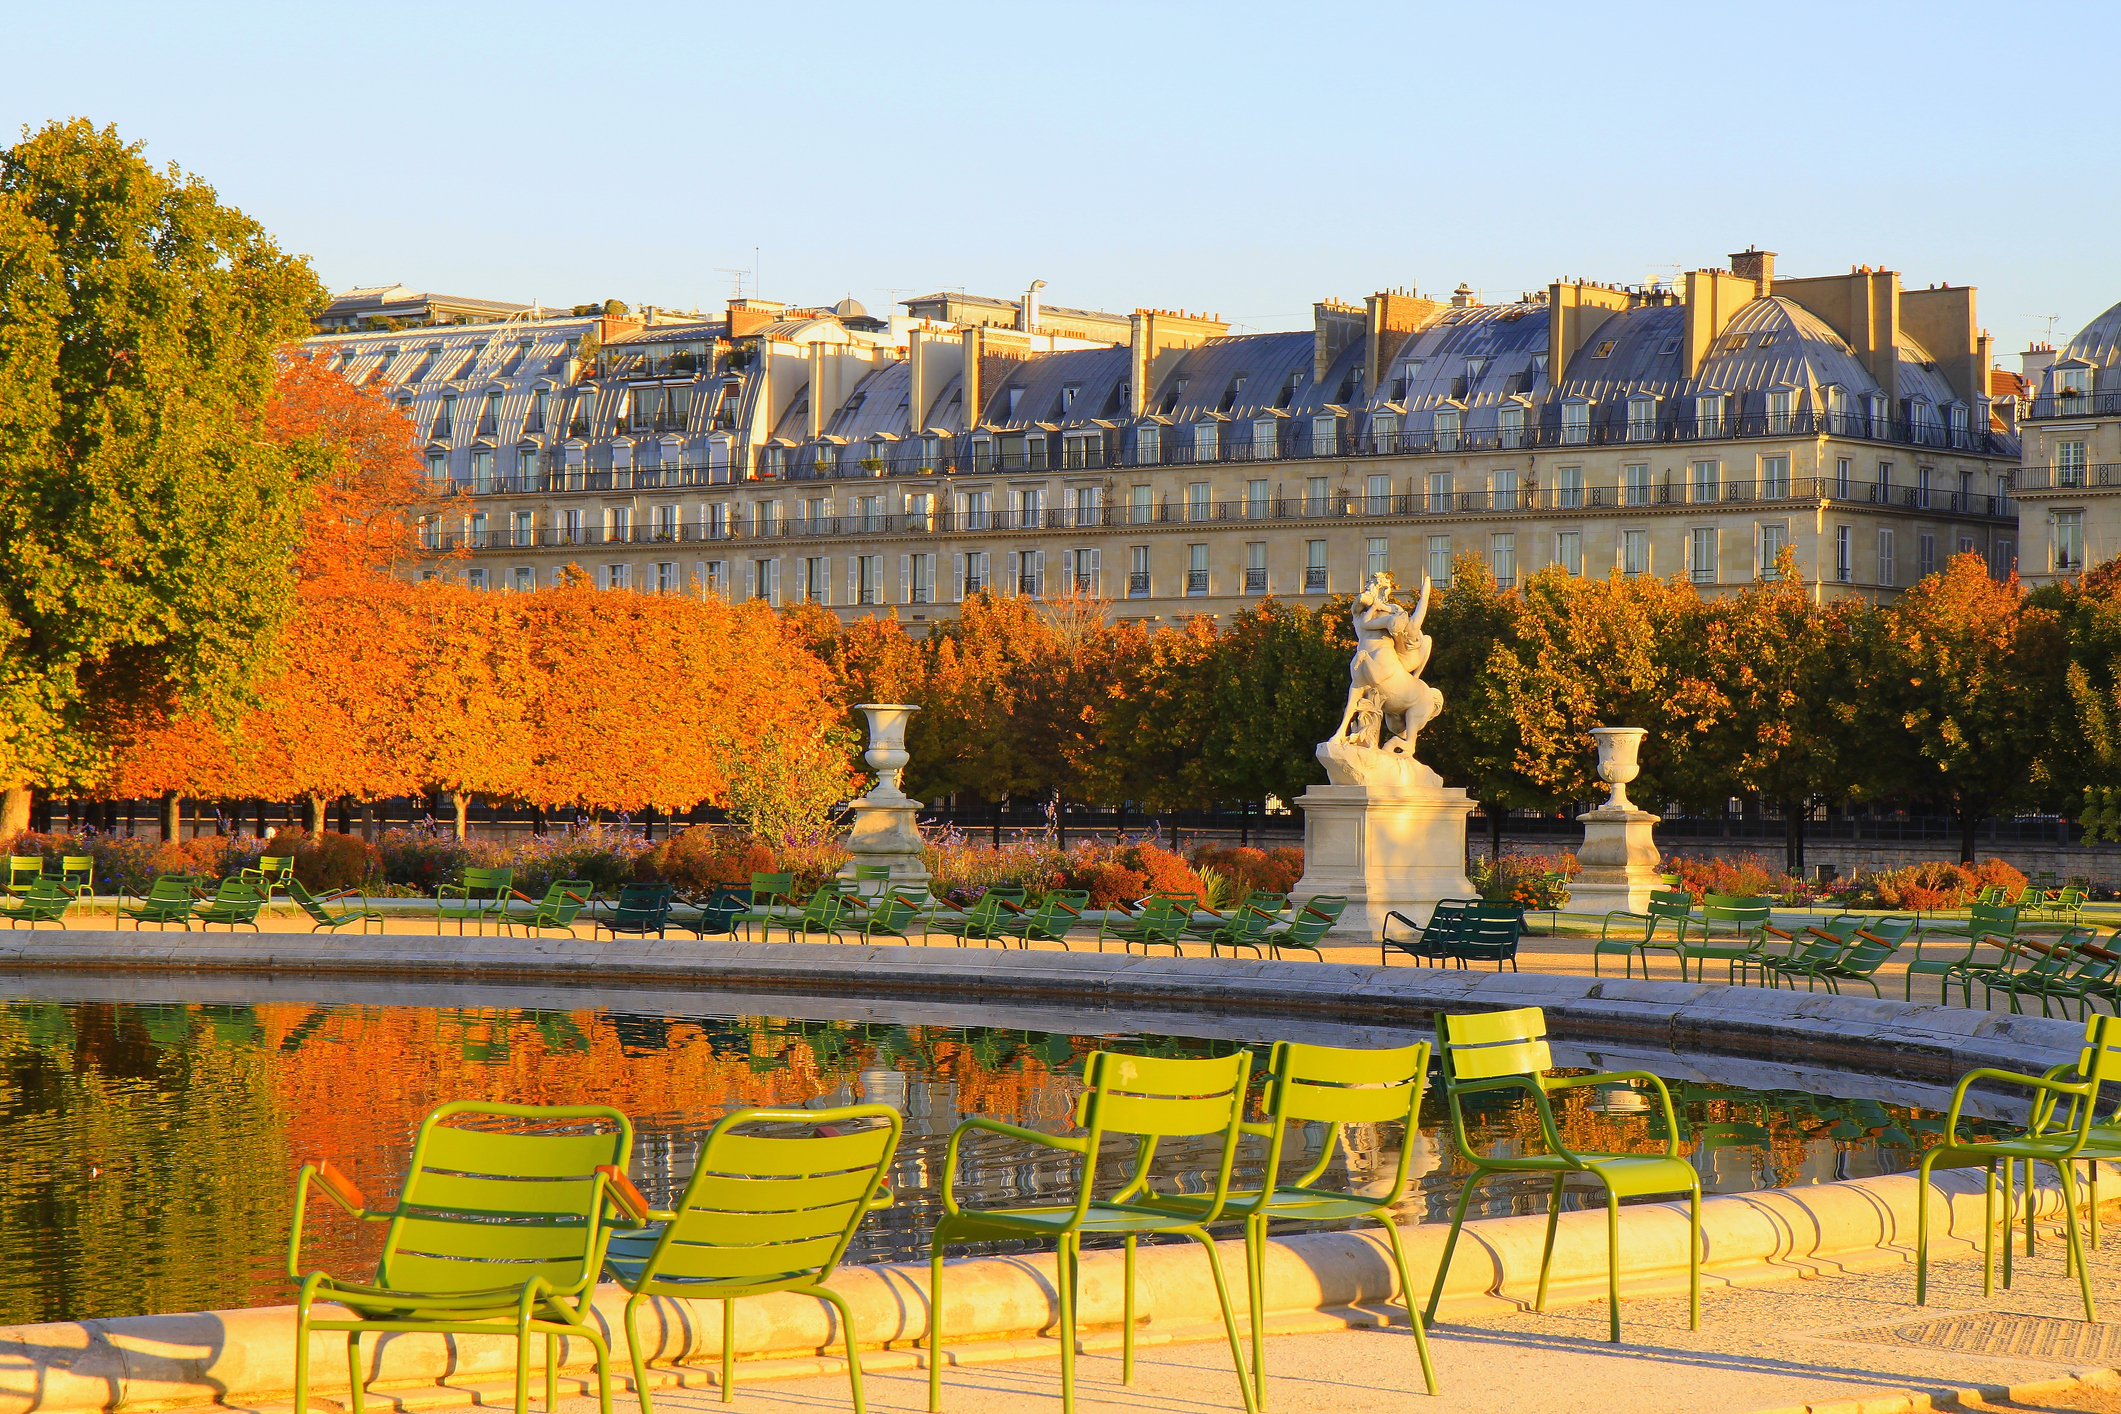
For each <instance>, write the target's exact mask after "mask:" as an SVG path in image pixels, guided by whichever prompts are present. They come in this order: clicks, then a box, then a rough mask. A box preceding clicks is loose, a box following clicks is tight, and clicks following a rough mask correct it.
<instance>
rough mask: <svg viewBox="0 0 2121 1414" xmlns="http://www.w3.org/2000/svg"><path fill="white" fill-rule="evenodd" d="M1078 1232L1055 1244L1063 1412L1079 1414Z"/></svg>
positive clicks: (1055, 1281)
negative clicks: (1076, 1337)
mask: <svg viewBox="0 0 2121 1414" xmlns="http://www.w3.org/2000/svg"><path fill="white" fill-rule="evenodd" d="M1074 1247H1075V1234H1074V1233H1072V1232H1068V1233H1062V1234H1061V1239H1060V1241H1059V1242H1057V1243H1055V1244H1054V1252H1053V1255H1054V1257H1055V1259H1056V1260H1055V1262H1054V1270H1053V1277H1054V1280H1053V1285H1054V1287H1055V1290H1056V1294H1057V1295H1058V1297H1059V1299H1060V1341H1061V1349H1060V1356H1061V1414H1075V1251H1074Z"/></svg>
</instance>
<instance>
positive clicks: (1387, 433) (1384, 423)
mask: <svg viewBox="0 0 2121 1414" xmlns="http://www.w3.org/2000/svg"><path fill="white" fill-rule="evenodd" d="M1370 444H1371V446H1373V447H1374V448H1375V449H1376V450H1378V451H1380V452H1392V451H1397V450H1398V449H1399V414H1398V413H1396V412H1380V413H1376V414H1374V415H1373V416H1372V417H1371V418H1370Z"/></svg>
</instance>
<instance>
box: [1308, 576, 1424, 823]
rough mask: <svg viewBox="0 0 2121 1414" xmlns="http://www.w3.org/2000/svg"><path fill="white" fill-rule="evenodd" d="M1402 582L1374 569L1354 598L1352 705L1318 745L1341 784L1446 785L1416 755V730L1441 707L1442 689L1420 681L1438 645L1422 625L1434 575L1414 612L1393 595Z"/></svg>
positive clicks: (1350, 670) (1390, 787)
mask: <svg viewBox="0 0 2121 1414" xmlns="http://www.w3.org/2000/svg"><path fill="white" fill-rule="evenodd" d="M1398 588H1399V586H1398V584H1397V583H1396V582H1395V581H1394V580H1393V578H1392V576H1391V575H1389V574H1382V573H1380V574H1376V575H1373V576H1371V579H1370V583H1369V587H1368V588H1366V589H1364V590H1363V592H1362V593H1361V595H1360V596H1358V597H1357V598H1356V600H1355V607H1354V610H1353V612H1352V614H1351V618H1352V620H1353V623H1354V627H1355V657H1354V660H1353V661H1352V662H1350V663H1349V664H1348V678H1349V683H1348V705H1347V709H1346V710H1345V711H1343V712H1342V713H1341V716H1340V725H1339V726H1338V727H1336V728H1334V731H1333V736H1332V738H1331V739H1330V740H1327V741H1323V742H1320V743H1319V745H1318V759H1319V761H1320V762H1321V763H1322V764H1323V765H1324V766H1325V768H1326V778H1327V779H1328V780H1329V781H1330V782H1332V784H1334V785H1337V786H1374V787H1377V788H1380V789H1387V790H1433V789H1437V788H1440V787H1441V786H1442V785H1443V778H1442V777H1440V776H1438V775H1437V774H1436V773H1435V772H1434V771H1432V770H1430V769H1429V768H1428V767H1427V766H1424V765H1422V764H1421V763H1420V762H1419V761H1416V760H1415V759H1414V738H1415V735H1416V734H1417V733H1418V732H1420V730H1421V729H1422V728H1423V727H1424V726H1426V725H1427V724H1428V723H1430V722H1432V721H1434V720H1435V719H1436V716H1437V714H1439V713H1440V712H1442V711H1443V694H1442V693H1440V692H1438V691H1437V690H1436V689H1435V688H1433V687H1431V686H1429V685H1428V684H1427V683H1425V682H1423V681H1422V680H1421V670H1422V669H1423V668H1425V667H1427V666H1428V663H1429V654H1430V653H1431V652H1432V651H1433V650H1434V648H1435V640H1434V639H1432V638H1430V637H1429V636H1428V635H1427V634H1425V633H1423V632H1422V631H1421V628H1422V623H1423V621H1424V620H1426V619H1427V618H1428V616H1429V588H1430V585H1429V577H1428V576H1427V575H1423V576H1422V577H1421V597H1420V598H1419V600H1417V601H1416V603H1415V605H1414V612H1413V613H1411V614H1409V613H1408V612H1407V611H1406V610H1405V609H1402V608H1401V607H1400V606H1399V605H1398V604H1397V603H1395V602H1394V601H1393V598H1392V595H1393V593H1394V591H1396V590H1397V589H1398ZM1387 732H1389V733H1390V735H1389V736H1387V735H1386V733H1387Z"/></svg>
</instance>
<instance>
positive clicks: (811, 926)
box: [766, 880, 850, 943]
mask: <svg viewBox="0 0 2121 1414" xmlns="http://www.w3.org/2000/svg"><path fill="white" fill-rule="evenodd" d="M849 911H850V910H849V909H848V907H847V896H846V895H845V894H843V893H841V892H840V891H839V889H838V887H837V886H835V885H834V884H833V883H831V882H830V881H829V880H828V881H827V882H826V883H824V884H822V885H820V886H819V887H818V891H817V892H816V893H814V894H812V895H811V896H810V902H808V903H806V904H804V905H803V908H802V911H801V912H800V913H793V914H783V915H782V916H781V917H780V918H779V919H777V920H775V922H773V923H771V924H768V925H767V927H766V941H767V942H769V943H770V942H772V941H773V930H774V929H775V928H782V929H785V930H786V931H787V933H788V941H789V942H791V943H794V942H800V941H802V940H803V939H804V938H807V937H810V936H811V935H812V934H816V935H817V936H819V937H822V938H825V939H828V940H829V939H830V938H831V937H832V930H833V928H834V926H836V925H837V924H838V923H839V921H840V915H841V914H842V913H846V912H849Z"/></svg>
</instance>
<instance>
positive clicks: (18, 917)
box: [0, 877, 75, 932]
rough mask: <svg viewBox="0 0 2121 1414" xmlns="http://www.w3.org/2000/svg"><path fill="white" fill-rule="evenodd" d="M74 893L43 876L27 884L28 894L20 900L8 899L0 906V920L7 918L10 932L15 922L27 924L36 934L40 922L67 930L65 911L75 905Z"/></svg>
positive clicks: (52, 878)
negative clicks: (28, 885) (0, 918)
mask: <svg viewBox="0 0 2121 1414" xmlns="http://www.w3.org/2000/svg"><path fill="white" fill-rule="evenodd" d="M74 901H75V900H74V891H73V890H72V889H69V888H67V887H66V885H65V884H63V883H61V882H60V881H59V880H58V879H57V878H56V877H46V878H41V879H39V880H37V882H36V883H34V884H32V885H30V887H29V892H28V893H25V894H23V895H22V896H21V897H20V898H15V897H12V896H10V897H9V898H8V899H7V900H6V901H5V902H4V903H0V917H5V918H6V919H7V926H8V929H9V931H10V932H12V931H13V930H14V928H15V925H17V924H18V923H27V924H29V926H30V931H31V932H35V931H36V928H37V925H38V924H39V923H51V924H56V925H57V926H58V927H60V928H64V927H66V910H67V909H69V908H72V907H73V906H74Z"/></svg>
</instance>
